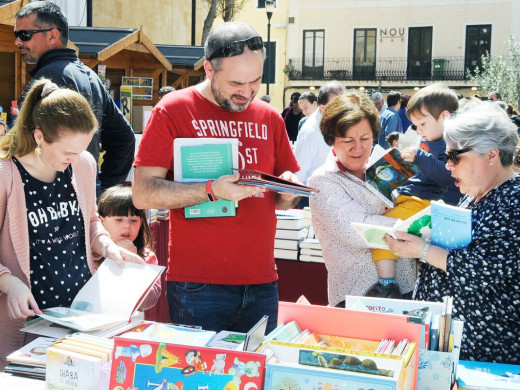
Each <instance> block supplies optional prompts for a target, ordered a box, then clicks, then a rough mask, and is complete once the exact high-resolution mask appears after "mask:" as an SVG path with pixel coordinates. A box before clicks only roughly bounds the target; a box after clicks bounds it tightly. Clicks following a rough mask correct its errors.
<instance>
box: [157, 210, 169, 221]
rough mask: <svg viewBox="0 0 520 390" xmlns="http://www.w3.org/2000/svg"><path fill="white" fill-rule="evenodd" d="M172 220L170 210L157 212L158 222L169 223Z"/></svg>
mask: <svg viewBox="0 0 520 390" xmlns="http://www.w3.org/2000/svg"><path fill="white" fill-rule="evenodd" d="M169 219H170V210H167V209H158V210H157V220H158V221H168V220H169Z"/></svg>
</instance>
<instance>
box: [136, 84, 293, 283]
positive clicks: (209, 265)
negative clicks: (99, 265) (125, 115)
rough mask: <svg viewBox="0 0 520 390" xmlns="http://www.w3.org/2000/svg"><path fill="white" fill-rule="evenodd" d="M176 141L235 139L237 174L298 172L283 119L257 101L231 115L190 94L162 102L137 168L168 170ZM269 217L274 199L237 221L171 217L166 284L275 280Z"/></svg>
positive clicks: (249, 201)
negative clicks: (241, 172) (236, 144)
mask: <svg viewBox="0 0 520 390" xmlns="http://www.w3.org/2000/svg"><path fill="white" fill-rule="evenodd" d="M179 137H180V138H194V137H212V138H238V140H239V168H245V169H255V170H259V171H262V172H266V173H269V174H273V175H277V176H278V175H280V174H281V173H283V172H285V171H291V172H297V171H298V170H299V166H298V163H297V161H296V158H295V157H294V154H293V152H292V149H291V146H290V143H289V140H288V138H287V133H286V132H285V126H284V122H283V120H282V118H281V116H280V114H279V113H278V112H277V111H276V110H275V109H274V108H273V107H272V106H270V105H269V104H267V103H264V102H262V101H260V100H259V99H254V100H253V101H252V102H251V104H250V105H249V107H248V108H247V109H246V110H245V111H243V112H229V111H226V110H224V109H223V108H221V107H220V106H217V105H215V104H213V103H211V102H210V101H208V100H207V99H206V98H204V97H203V96H202V95H201V94H200V93H199V92H198V91H197V90H196V89H195V88H193V87H192V88H187V89H184V90H181V91H177V92H175V93H171V94H168V95H166V96H165V97H164V98H163V99H161V100H160V102H159V103H158V104H157V105H156V106H155V107H154V109H153V111H152V114H151V116H150V119H149V121H148V124H147V126H146V129H145V131H144V134H143V138H142V140H141V143H140V146H139V151H138V153H137V157H136V160H135V165H136V166H139V165H141V166H152V167H163V168H167V169H169V170H170V171H171V170H173V140H174V139H175V138H179ZM170 174H171V172H169V175H168V177H169V176H170ZM274 210H275V204H274V193H272V192H264V193H262V194H260V195H259V196H258V197H252V198H246V199H243V200H241V201H240V202H239V205H238V208H237V211H236V216H234V217H215V218H189V219H186V218H185V217H184V209H182V208H181V209H175V210H171V213H170V244H169V250H170V258H169V262H168V270H167V274H166V280H168V281H184V282H197V283H213V284H235V285H237V284H258V283H269V282H272V281H274V280H276V279H277V273H276V269H275V263H274V235H275V230H276V216H275V212H274Z"/></svg>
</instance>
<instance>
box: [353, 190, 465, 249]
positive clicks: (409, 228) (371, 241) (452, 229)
mask: <svg viewBox="0 0 520 390" xmlns="http://www.w3.org/2000/svg"><path fill="white" fill-rule="evenodd" d="M351 226H352V227H353V228H354V230H355V231H356V232H357V233H358V234H359V236H360V237H361V238H362V239H363V242H364V243H365V245H366V246H367V247H368V248H379V249H389V248H388V245H386V243H385V242H384V241H383V237H384V236H385V234H389V235H391V236H392V237H394V238H396V236H395V232H406V233H410V234H413V235H415V236H418V237H421V238H423V239H424V240H430V239H431V242H432V243H433V244H434V245H436V246H440V247H441V248H444V249H460V248H463V247H465V246H467V245H468V244H469V243H470V242H471V237H472V236H471V210H469V209H464V208H461V207H456V206H451V205H448V204H446V203H444V202H442V201H435V200H432V201H431V205H430V206H429V207H427V208H425V209H424V210H421V211H419V212H418V213H417V214H415V215H413V216H411V217H410V218H408V219H407V220H405V221H401V220H398V221H397V222H396V223H395V224H394V226H392V227H388V226H379V225H371V224H365V223H358V222H351Z"/></svg>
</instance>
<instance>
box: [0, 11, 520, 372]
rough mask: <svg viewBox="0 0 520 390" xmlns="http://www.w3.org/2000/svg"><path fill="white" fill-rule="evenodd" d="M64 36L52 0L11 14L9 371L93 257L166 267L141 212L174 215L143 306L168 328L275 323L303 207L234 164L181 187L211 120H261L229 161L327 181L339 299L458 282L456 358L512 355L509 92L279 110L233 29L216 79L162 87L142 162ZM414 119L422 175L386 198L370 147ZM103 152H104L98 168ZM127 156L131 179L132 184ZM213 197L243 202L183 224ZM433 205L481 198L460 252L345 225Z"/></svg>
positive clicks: (449, 289)
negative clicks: (15, 62) (160, 308)
mask: <svg viewBox="0 0 520 390" xmlns="http://www.w3.org/2000/svg"><path fill="white" fill-rule="evenodd" d="M67 31H68V25H67V20H66V18H65V17H64V15H63V13H62V12H61V10H60V9H59V7H57V6H56V5H54V4H53V3H50V2H45V1H42V2H33V3H30V4H28V5H26V6H25V7H23V8H22V9H21V10H20V11H19V12H18V13H17V15H16V25H15V36H16V41H15V43H16V45H17V46H18V47H19V48H20V52H21V54H22V58H23V60H24V61H26V62H27V63H34V64H36V66H35V68H34V69H33V70H32V71H31V75H32V76H33V80H32V82H31V83H30V85H29V86H28V87H27V89H26V91H24V93H23V95H22V97H21V98H20V101H19V103H20V114H19V117H18V119H17V120H16V121H15V123H14V125H13V128H12V129H11V130H9V131H8V132H7V133H6V134H5V135H4V134H2V132H1V130H2V126H3V128H4V129H5V124H3V123H0V174H1V176H2V182H1V184H0V246H1V248H2V250H1V251H0V310H1V311H2V313H5V315H3V316H1V317H0V327H1V328H2V332H1V333H0V368H1V367H4V366H5V364H6V360H5V358H6V356H7V354H8V353H9V352H12V351H13V350H15V349H18V348H20V347H21V346H22V345H23V344H24V343H26V342H27V341H28V336H26V334H24V333H23V332H20V329H21V327H22V326H23V323H24V322H25V321H26V320H27V318H30V317H33V316H36V315H38V314H41V311H42V310H43V309H45V308H48V307H53V306H69V305H70V303H71V301H72V299H73V298H74V296H75V294H76V293H77V291H78V290H79V289H81V287H82V286H83V285H84V284H85V283H86V282H87V281H88V279H89V278H90V277H91V276H92V275H93V274H94V273H95V272H96V269H97V267H98V266H99V264H100V261H103V259H105V258H107V257H109V258H112V259H114V260H116V261H117V262H118V263H119V265H120V266H124V263H125V262H136V263H141V264H146V263H150V264H156V263H157V258H156V256H155V255H154V253H153V251H152V239H151V233H150V229H149V226H148V224H147V220H146V214H145V211H144V210H146V209H149V208H161V209H170V210H171V211H170V222H169V224H170V235H169V238H170V240H169V258H168V269H167V274H166V280H167V283H166V286H163V287H165V291H162V286H161V284H160V282H157V283H156V284H155V285H154V286H153V287H152V289H151V291H150V293H149V295H148V296H147V299H146V300H145V301H144V302H143V304H142V307H141V308H142V309H147V308H150V307H152V306H153V305H155V304H156V302H157V300H158V299H159V297H160V294H161V292H163V293H166V296H167V299H168V304H169V314H170V318H171V321H172V322H174V323H182V324H189V325H199V326H202V327H203V328H204V329H207V330H215V331H220V330H230V331H240V332H245V331H247V330H249V329H250V328H251V327H252V326H253V325H254V324H256V323H257V322H258V320H259V319H260V318H261V317H262V316H263V315H268V316H269V322H268V326H267V332H269V331H270V330H272V329H274V328H275V326H276V324H277V311H278V286H277V273H276V264H275V259H274V250H273V249H274V235H275V229H276V216H275V208H279V209H289V208H293V207H296V205H298V204H299V205H300V207H303V206H304V205H305V203H299V202H300V201H301V199H300V197H298V196H296V195H293V194H288V193H274V192H269V191H266V190H265V189H263V188H259V187H253V186H247V185H240V184H239V183H237V181H238V179H239V174H238V173H235V174H231V175H224V176H221V177H219V178H217V179H214V180H209V181H207V182H205V183H182V182H176V181H172V180H171V174H172V170H173V164H174V156H173V148H172V145H173V142H174V140H175V139H176V138H197V137H206V136H208V134H207V132H206V130H205V129H208V128H209V126H210V125H209V124H215V123H219V124H220V126H228V128H232V127H233V126H234V124H237V123H240V124H243V127H242V128H249V129H251V128H257V129H263V130H262V131H256V132H255V131H238V132H237V134H236V138H238V140H239V144H240V156H241V159H240V164H241V166H239V167H238V168H242V169H254V170H259V171H262V172H265V173H268V174H272V175H276V176H279V177H281V178H283V179H285V180H289V181H292V182H294V183H303V184H308V185H310V186H311V187H315V188H317V189H319V190H320V192H319V195H318V196H317V197H316V198H313V199H311V201H310V207H311V210H312V218H313V225H314V229H315V231H316V234H317V237H318V238H319V240H320V243H321V245H322V248H323V257H324V260H325V264H326V267H327V271H328V297H329V305H330V306H338V307H341V306H344V302H343V301H344V297H345V295H346V294H349V295H368V296H376V297H383V298H401V297H407V298H412V299H419V300H425V301H440V300H442V297H443V296H444V295H451V296H452V297H453V298H454V304H453V305H454V307H453V311H454V315H455V316H457V317H459V318H461V319H462V320H464V321H465V332H464V338H463V345H462V350H461V358H462V359H470V360H481V361H491V362H504V363H505V362H507V363H513V364H520V352H519V351H520V348H519V341H518V340H519V338H518V335H519V334H520V325H519V324H520V321H519V320H520V318H519V317H520V314H519V313H518V310H517V308H518V301H519V300H520V283H519V280H520V275H519V273H520V259H519V255H518V254H519V253H520V234H519V233H518V231H519V230H520V229H519V228H520V225H519V224H520V191H519V190H520V182H519V180H520V179H519V178H518V176H517V174H516V171H515V169H514V164H513V163H514V161H515V160H516V159H518V158H515V154H516V150H517V145H518V143H519V137H518V134H517V132H518V127H517V125H515V124H516V123H517V122H515V121H518V118H519V113H518V111H517V110H516V109H515V108H514V106H512V105H511V104H509V105H507V104H505V103H504V104H503V105H502V104H500V103H501V100H500V99H501V96H500V94H499V93H498V92H496V91H495V92H492V93H491V94H490V96H489V99H490V100H493V102H482V101H481V100H478V101H477V99H465V98H462V99H461V97H460V96H457V94H456V93H455V92H453V91H452V90H451V89H449V88H448V87H446V86H443V85H440V84H434V85H431V86H429V87H425V88H423V89H422V90H420V91H419V92H417V93H416V94H414V95H413V96H408V95H402V94H400V93H399V92H395V91H392V92H390V93H389V94H388V96H387V101H386V104H385V101H384V98H383V95H382V94H381V93H380V92H377V93H375V94H373V95H372V96H370V97H369V96H367V95H366V94H364V93H360V92H357V91H347V90H346V89H345V86H344V85H343V84H342V83H340V82H338V81H331V82H328V83H326V84H324V85H323V86H322V87H321V88H320V90H319V92H318V94H317V95H315V94H314V93H312V92H305V93H303V94H300V93H298V92H295V93H293V94H292V95H291V99H290V105H289V106H288V107H287V108H286V109H285V110H284V112H282V113H281V114H280V113H279V112H278V111H277V110H276V109H275V108H274V107H272V106H271V105H270V97H268V96H264V97H263V99H259V98H256V95H257V93H258V91H259V89H260V85H261V79H262V71H263V61H264V50H265V49H264V43H263V41H262V38H261V37H260V36H259V35H258V33H257V32H256V31H254V30H253V29H252V28H251V27H250V26H248V25H246V24H244V23H239V22H228V23H224V24H222V25H220V26H219V27H216V28H215V29H213V30H212V31H211V33H210V34H209V36H208V39H207V41H206V44H205V47H204V49H205V56H206V61H205V62H204V70H205V73H206V79H205V81H204V82H202V83H200V84H198V85H196V86H193V87H190V88H186V89H183V90H179V91H173V89H170V88H168V89H163V90H161V91H160V93H161V96H160V100H159V102H158V103H157V105H156V107H155V108H154V110H153V111H152V114H151V117H150V119H149V121H148V123H147V125H146V129H145V132H144V135H143V138H142V141H141V144H140V148H139V151H138V153H137V156H136V158H135V161H134V158H133V153H134V142H135V141H134V136H133V133H132V129H131V127H130V125H129V124H128V122H127V121H126V119H124V117H123V116H122V114H121V112H120V111H119V109H118V108H117V106H116V105H115V103H114V101H113V99H112V97H111V96H110V95H109V94H108V93H107V92H106V90H105V89H104V87H103V85H102V84H101V83H100V82H99V79H98V77H97V76H96V75H95V74H94V73H93V72H92V71H91V70H90V69H88V68H87V67H86V66H85V65H84V64H82V63H81V62H80V61H79V60H78V58H77V57H76V55H75V54H74V52H73V51H71V50H70V49H67V48H66V44H67ZM86 89H89V91H88V93H86ZM86 97H88V99H87V98H86ZM495 100H496V101H495ZM502 103H503V102H502ZM503 106H504V107H503ZM403 110H404V115H405V116H404V117H403ZM407 131H413V132H416V133H417V136H418V137H419V138H418V140H419V141H418V142H417V143H416V144H415V145H412V146H410V147H406V148H401V150H400V154H401V157H402V158H403V159H404V160H405V161H408V162H414V163H415V164H417V166H418V167H419V171H418V173H417V174H416V175H415V176H413V177H411V178H410V179H408V181H407V182H406V183H405V184H404V185H402V186H401V187H399V188H398V189H397V192H396V193H397V196H396V198H395V207H394V208H391V209H389V207H388V206H387V205H386V204H385V203H384V202H383V201H381V200H380V199H379V198H378V197H376V196H375V195H373V194H372V193H371V192H370V191H369V190H368V189H367V187H366V185H365V184H366V183H365V181H366V177H365V169H366V165H367V162H368V160H369V158H370V155H371V153H372V150H373V148H374V146H375V145H379V146H380V147H383V148H388V147H392V146H394V145H396V146H399V135H400V134H401V135H403V133H405V132H407ZM130 138H131V140H130ZM291 141H293V142H294V145H291ZM293 146H294V147H293ZM100 148H102V149H103V150H105V151H106V154H105V158H104V163H103V165H102V167H101V171H99V172H98V169H97V166H98V165H97V163H96V158H97V157H98V154H99V150H100ZM130 151H131V152H130ZM132 163H133V164H134V165H135V175H134V180H133V183H132V187H128V186H127V187H124V186H121V185H120V184H122V183H123V182H124V181H125V178H126V174H127V172H128V170H129V168H130V166H131V165H132ZM96 182H97V184H96ZM97 199H99V201H96V200H97ZM219 199H225V200H232V201H236V202H240V207H239V208H238V210H237V214H236V215H235V216H233V217H223V218H193V219H189V218H185V216H184V208H185V207H189V206H193V205H196V204H199V203H203V202H215V201H216V200H219ZM432 200H443V201H445V202H446V203H448V204H452V205H458V206H459V207H463V208H468V209H471V213H472V224H473V225H472V226H473V229H472V241H471V242H470V243H469V244H468V245H467V246H465V247H464V248H461V249H452V250H446V249H443V248H441V247H439V246H436V245H434V244H432V243H431V242H429V241H424V240H423V239H421V238H419V237H416V236H413V235H409V234H405V233H399V234H398V235H397V238H392V237H389V236H386V237H385V241H386V242H387V244H388V246H389V248H390V250H389V251H371V250H370V249H369V248H367V247H366V246H365V245H364V243H363V242H362V241H361V239H360V238H359V236H358V235H357V233H356V232H355V231H354V230H353V228H352V226H351V222H364V223H371V224H377V225H384V226H391V225H393V224H394V223H395V221H396V219H397V218H400V219H405V218H407V217H408V216H410V215H413V214H414V213H416V212H418V211H419V210H422V209H424V208H425V207H427V206H428V205H429V204H430V201H432ZM51 243H52V245H51ZM51 292H52V293H51Z"/></svg>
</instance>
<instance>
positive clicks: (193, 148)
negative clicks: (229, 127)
mask: <svg viewBox="0 0 520 390" xmlns="http://www.w3.org/2000/svg"><path fill="white" fill-rule="evenodd" d="M173 156H174V157H173V180H174V181H177V182H183V183H200V182H206V181H208V180H210V179H218V178H219V177H220V176H223V175H231V174H233V168H236V167H237V166H238V139H236V138H176V139H175V140H174V141H173ZM236 207H237V204H236V202H235V201H232V200H225V199H218V200H217V201H216V202H209V201H208V202H203V203H200V204H198V205H195V206H190V207H185V208H184V216H185V217H186V218H203V217H232V216H235V215H236Z"/></svg>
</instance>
